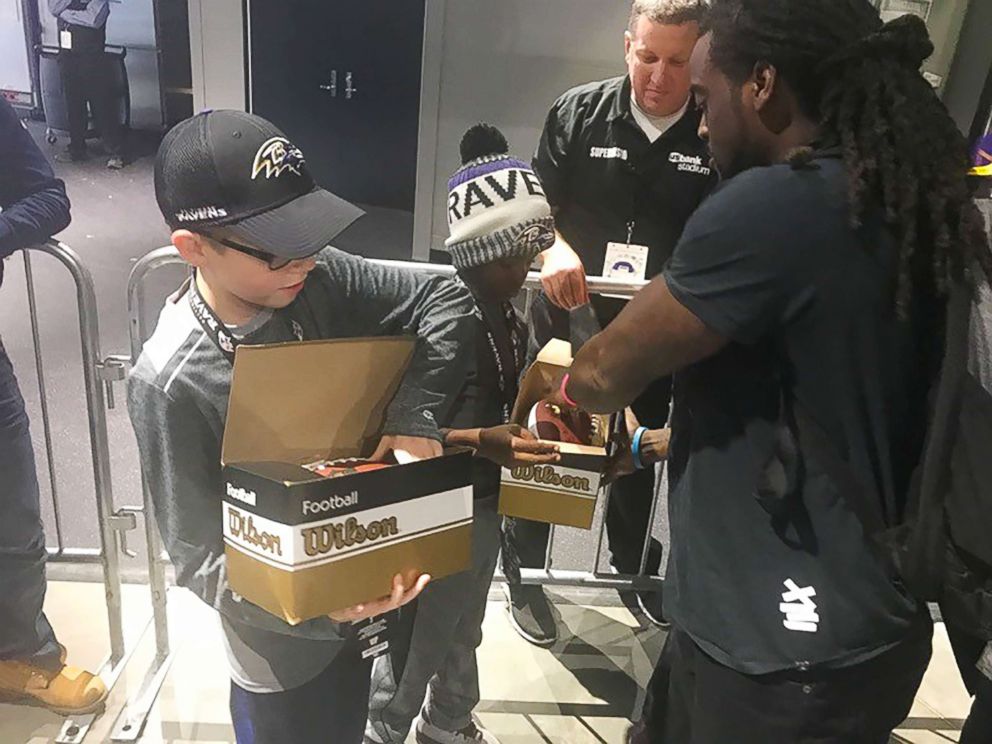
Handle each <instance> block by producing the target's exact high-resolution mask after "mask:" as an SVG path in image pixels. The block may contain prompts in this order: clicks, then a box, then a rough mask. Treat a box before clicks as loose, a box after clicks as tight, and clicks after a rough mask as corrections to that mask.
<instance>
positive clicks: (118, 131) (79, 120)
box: [59, 49, 124, 157]
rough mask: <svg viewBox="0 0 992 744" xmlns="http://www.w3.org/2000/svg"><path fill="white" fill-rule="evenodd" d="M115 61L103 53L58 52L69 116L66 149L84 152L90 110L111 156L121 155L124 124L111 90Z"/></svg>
mask: <svg viewBox="0 0 992 744" xmlns="http://www.w3.org/2000/svg"><path fill="white" fill-rule="evenodd" d="M114 64H117V61H116V60H115V59H114V58H113V57H110V56H108V55H107V54H104V53H103V52H72V51H68V50H65V49H63V50H62V51H60V52H59V71H60V73H61V75H62V87H63V89H64V91H65V105H66V113H67V114H68V117H69V150H70V152H72V153H74V154H82V153H84V152H85V151H86V132H87V130H88V128H89V114H88V111H87V104H88V105H89V110H91V111H92V112H93V118H94V120H95V121H96V128H97V131H98V132H99V133H100V138H101V139H102V140H103V146H104V147H105V148H106V150H107V153H108V154H109V155H111V156H117V157H123V154H124V127H123V123H122V117H121V111H120V101H119V100H118V96H117V95H116V93H115V91H114V73H113V67H112V65H114Z"/></svg>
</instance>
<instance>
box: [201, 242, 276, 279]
mask: <svg viewBox="0 0 992 744" xmlns="http://www.w3.org/2000/svg"><path fill="white" fill-rule="evenodd" d="M207 237H208V238H210V239H211V240H213V241H214V242H215V243H220V244H221V245H223V246H226V247H227V248H231V249H233V250H236V251H237V252H238V253H244V254H245V255H246V256H251V257H252V258H255V259H258V260H259V261H261V262H262V263H264V264H266V265H267V266H268V267H269V271H279V269H284V268H286V267H287V266H289V265H290V264H291V263H293V261H295V260H296V259H295V258H286V257H285V256H277V255H275V254H274V253H269V252H268V251H260V250H258V249H256V248H249V247H248V246H247V245H242V244H241V243H236V242H234V241H233V240H227V239H226V238H218V237H217V236H216V235H207Z"/></svg>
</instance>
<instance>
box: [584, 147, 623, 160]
mask: <svg viewBox="0 0 992 744" xmlns="http://www.w3.org/2000/svg"><path fill="white" fill-rule="evenodd" d="M589 157H591V158H599V159H602V160H626V159H627V151H626V150H625V149H624V148H622V147H590V148H589Z"/></svg>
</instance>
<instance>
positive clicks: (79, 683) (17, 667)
mask: <svg viewBox="0 0 992 744" xmlns="http://www.w3.org/2000/svg"><path fill="white" fill-rule="evenodd" d="M64 656H65V654H64V653H63V666H62V668H61V669H58V670H50V669H43V668H41V667H37V666H33V665H31V664H28V663H26V662H23V661H14V660H11V661H0V698H5V699H7V700H10V701H12V702H34V703H36V704H38V705H41V706H43V707H45V708H48V709H49V710H51V711H54V712H55V713H60V714H62V715H81V714H83V713H93V712H94V711H97V710H99V709H100V708H101V707H102V706H103V703H104V701H105V700H106V699H107V686H106V685H105V684H104V683H103V680H102V679H100V678H99V677H97V676H95V675H93V674H91V673H89V672H87V671H84V670H82V669H79V668H77V667H73V666H66V665H65V664H64Z"/></svg>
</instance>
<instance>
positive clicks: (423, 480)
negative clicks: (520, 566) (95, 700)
mask: <svg viewBox="0 0 992 744" xmlns="http://www.w3.org/2000/svg"><path fill="white" fill-rule="evenodd" d="M413 348H414V340H413V339H410V338H374V339H343V340H333V341H311V342H301V343H288V344H274V345H270V346H239V347H238V351H237V356H236V359H235V364H234V375H233V378H232V381H231V395H230V402H229V406H228V414H227V423H226V426H225V429H224V445H223V452H222V461H223V463H222V464H223V479H224V493H223V502H224V503H223V519H224V542H225V555H226V556H227V573H228V579H229V581H230V584H231V588H232V589H233V590H234V591H236V592H238V593H239V594H240V595H241V596H243V597H244V598H245V599H247V600H248V601H250V602H252V603H254V604H257V605H258V606H260V607H262V608H264V609H266V610H268V611H269V612H271V613H272V614H274V615H277V616H278V617H281V618H283V619H285V620H286V622H288V623H290V624H294V625H295V624H297V623H300V622H302V621H304V620H308V619H310V618H314V617H318V616H321V615H326V614H328V613H330V612H333V611H335V610H339V609H342V608H345V607H351V606H353V605H356V604H359V603H361V602H367V601H369V600H371V599H375V598H376V597H381V596H384V595H386V594H389V592H390V589H391V587H392V579H393V576H395V575H396V574H397V573H399V574H403V575H404V578H405V580H406V584H407V585H408V586H409V585H410V584H411V583H412V581H413V578H414V577H415V576H417V575H419V574H420V573H428V574H430V575H431V576H432V577H433V578H435V579H436V578H441V577H442V576H447V575H449V574H453V573H458V572H459V571H463V570H465V569H466V568H468V566H469V564H470V559H471V540H472V473H471V467H472V466H471V461H472V455H471V452H469V451H467V450H461V451H458V450H453V451H450V452H447V453H445V455H444V456H442V457H439V458H436V459H433V460H424V461H420V462H413V463H409V464H406V465H398V464H397V465H392V466H390V467H386V468H380V469H374V470H363V469H362V468H355V472H349V473H347V474H344V475H337V476H335V477H330V478H327V477H323V476H322V475H320V474H318V473H315V472H312V471H311V470H308V469H306V468H305V467H303V466H304V465H308V464H312V463H315V462H318V461H323V460H338V459H341V458H363V457H368V456H369V454H371V453H372V451H373V450H374V448H375V447H376V446H377V444H378V441H379V438H380V432H381V429H382V423H383V420H384V417H385V412H386V408H387V406H388V404H389V402H390V401H391V400H392V398H393V396H394V395H395V393H396V390H397V388H398V387H399V384H400V381H401V380H402V378H403V374H404V372H405V370H406V367H407V365H408V363H409V361H410V358H411V356H412V354H413Z"/></svg>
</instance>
